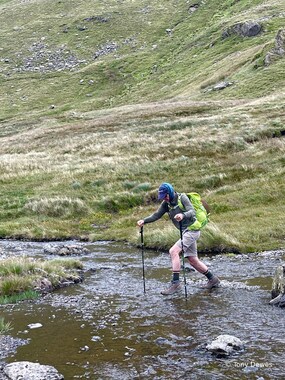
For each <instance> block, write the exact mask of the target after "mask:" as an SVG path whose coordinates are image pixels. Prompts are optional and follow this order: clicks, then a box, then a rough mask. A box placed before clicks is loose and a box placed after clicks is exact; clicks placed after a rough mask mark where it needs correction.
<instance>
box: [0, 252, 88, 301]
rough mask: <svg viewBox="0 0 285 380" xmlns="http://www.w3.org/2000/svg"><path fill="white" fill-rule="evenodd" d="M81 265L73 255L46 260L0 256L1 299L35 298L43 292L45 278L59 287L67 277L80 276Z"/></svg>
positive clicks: (73, 278) (71, 278)
mask: <svg viewBox="0 0 285 380" xmlns="http://www.w3.org/2000/svg"><path fill="white" fill-rule="evenodd" d="M78 269H82V264H81V262H80V261H78V260H73V259H70V260H49V261H42V260H34V259H31V258H27V257H24V256H23V257H11V258H8V259H3V260H0V301H1V302H2V303H8V302H9V303H12V302H17V301H19V300H22V299H30V298H34V297H35V296H36V295H37V294H39V290H38V289H37V287H38V284H39V283H40V282H41V281H43V280H44V279H46V280H48V281H50V283H51V285H52V286H53V287H57V286H59V285H60V283H61V282H62V280H63V279H69V280H77V279H79V274H78Z"/></svg>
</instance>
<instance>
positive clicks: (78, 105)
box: [0, 0, 285, 251]
mask: <svg viewBox="0 0 285 380" xmlns="http://www.w3.org/2000/svg"><path fill="white" fill-rule="evenodd" d="M284 17H285V3H284V1H274V0H271V1H270V0H267V1H258V0H256V1H246V0H231V1H227V0H224V1H218V0H213V1H207V0H204V1H199V0H198V1H195V2H191V1H167V2H160V1H155V0H154V1H152V2H151V3H150V2H147V1H136V0H134V1H130V0H129V1H124V0H121V1H119V0H118V1H115V0H113V1H112V0H105V1H103V0H102V1H99V0H97V1H89V0H85V1H72V0H68V1H67V0H57V1H54V0H46V1H45V0H22V1H16V0H14V1H9V0H0V22H1V47H0V49H1V59H0V74H1V75H0V81H1V95H0V97H1V105H0V121H1V126H0V136H1V139H0V154H1V161H0V173H1V177H0V178H1V195H0V215H1V216H0V236H1V237H20V238H30V239H54V238H56V239H63V238H69V237H80V238H86V239H95V240H96V239H123V240H127V241H131V242H133V243H135V242H136V241H137V238H138V237H137V231H136V229H135V221H136V220H137V219H138V218H140V217H141V216H145V215H147V213H150V212H152V211H153V210H154V209H155V207H156V206H157V205H155V204H154V202H153V201H154V200H155V194H156V189H157V187H158V185H159V184H160V183H161V182H162V181H168V182H172V183H173V184H174V186H175V187H176V188H177V190H179V191H189V190H196V191H199V192H201V193H202V194H203V196H206V197H207V199H208V200H209V203H210V204H211V205H212V224H211V226H209V229H208V230H207V231H205V234H204V237H203V240H202V241H201V243H200V244H201V245H200V249H201V250H239V251H254V250H263V249H272V248H280V247H283V246H284V238H285V235H284V231H283V224H284V221H285V218H284V212H285V210H284V201H283V199H284V195H285V194H284V180H283V177H284V163H285V161H284V135H285V131H284V118H285V117H284V99H285V92H284V84H285V79H284V78H285V76H284V71H285V70H284V69H285V56H284V53H285V42H284V41H285V25H284ZM174 239H176V236H175V234H174V232H173V230H172V229H170V228H169V227H168V224H167V221H162V222H160V224H156V225H152V226H151V227H148V229H147V231H146V241H147V244H148V245H149V246H153V247H158V248H162V249H165V248H167V247H168V245H169V243H170V242H172V241H173V240H174Z"/></svg>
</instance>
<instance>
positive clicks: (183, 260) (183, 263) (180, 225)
mask: <svg viewBox="0 0 285 380" xmlns="http://www.w3.org/2000/svg"><path fill="white" fill-rule="evenodd" d="M179 227H180V239H181V249H182V251H181V252H182V265H183V277H184V292H185V299H186V300H187V288H186V275H185V259H184V247H183V234H182V222H179Z"/></svg>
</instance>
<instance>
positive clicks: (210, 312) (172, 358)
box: [1, 242, 285, 380]
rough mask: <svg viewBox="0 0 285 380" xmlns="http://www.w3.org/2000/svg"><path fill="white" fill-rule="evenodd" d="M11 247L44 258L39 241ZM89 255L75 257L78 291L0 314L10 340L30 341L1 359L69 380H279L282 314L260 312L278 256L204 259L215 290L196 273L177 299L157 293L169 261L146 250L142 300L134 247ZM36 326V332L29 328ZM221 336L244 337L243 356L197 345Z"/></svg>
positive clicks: (265, 308)
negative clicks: (223, 355) (82, 271)
mask: <svg viewBox="0 0 285 380" xmlns="http://www.w3.org/2000/svg"><path fill="white" fill-rule="evenodd" d="M2 244H4V243H3V242H2ZM14 244H15V245H14V248H13V244H12V243H10V250H12V249H14V253H16V254H21V253H23V252H25V253H28V254H29V255H34V256H43V248H42V247H43V246H42V245H41V244H40V243H16V242H15V243H14ZM25 244H26V246H25ZM89 248H90V250H91V251H92V253H91V254H90V255H85V256H84V257H82V260H83V261H84V264H85V268H86V270H88V269H92V270H90V271H88V272H87V273H86V278H85V281H84V282H83V283H82V284H78V285H75V286H72V287H69V288H65V289H62V290H60V291H58V292H56V293H53V294H51V295H47V296H46V297H44V298H42V299H40V300H39V301H37V302H24V303H21V304H17V305H15V306H13V307H11V306H3V307H2V308H1V312H2V314H3V316H4V317H5V319H6V320H9V321H11V322H12V324H13V326H14V330H13V332H12V334H13V335H14V336H17V337H21V338H25V339H29V344H28V345H26V346H22V347H20V348H19V349H18V351H17V353H16V355H15V356H14V357H11V358H9V359H7V361H10V362H12V361H19V360H30V361H37V362H39V363H41V364H49V365H52V366H54V367H56V368H57V369H58V370H59V372H60V373H62V374H63V375H64V376H65V379H67V380H68V379H77V378H81V379H104V380H105V379H124V380H125V379H136V378H137V379H157V380H158V379H165V380H168V379H177V378H178V379H179V378H183V379H200V378H205V379H219V380H220V379H238V378H239V379H258V378H263V379H269V378H271V379H274V378H276V379H277V378H278V379H279V378H284V377H285V370H284V369H283V363H284V360H285V353H284V351H283V344H284V340H283V338H282V336H283V334H282V333H283V329H284V325H285V324H284V315H285V314H284V313H285V311H284V310H282V309H278V308H275V307H272V306H270V305H268V302H269V300H270V288H271V281H272V280H271V279H272V275H273V273H274V271H275V268H276V267H277V266H278V265H280V260H282V259H283V257H282V256H281V253H280V254H279V255H272V256H271V258H270V259H269V258H268V257H267V256H262V255H252V256H251V257H250V258H248V257H247V256H236V257H225V256H224V257H223V256H218V257H213V258H211V257H206V258H203V259H204V260H205V261H206V262H207V264H208V265H209V266H210V267H212V268H213V269H214V270H215V273H217V275H218V276H219V277H221V279H222V280H223V281H222V286H221V287H220V288H218V289H215V290H212V291H209V290H204V289H201V288H199V284H200V283H201V281H203V278H202V276H201V275H200V274H198V273H187V290H188V299H187V300H185V297H184V289H183V291H182V292H181V293H180V294H177V295H174V296H172V297H163V296H161V295H160V290H161V289H162V288H163V287H164V286H165V283H166V282H168V281H169V280H170V278H171V273H170V269H169V268H170V266H169V264H170V263H169V257H168V255H167V254H160V253H157V252H152V251H147V252H146V253H145V274H146V294H144V293H143V281H142V268H141V256H140V251H139V250H138V249H135V248H131V247H129V246H128V245H123V244H118V243H103V242H101V243H96V244H92V245H89ZM284 254H285V253H284ZM36 322H40V323H41V324H42V325H43V327H41V328H39V329H34V330H29V329H28V328H27V325H28V324H30V323H36ZM220 334H230V335H234V336H236V337H238V338H240V339H241V340H243V341H244V342H245V347H246V348H245V351H244V352H237V354H236V355H235V356H233V357H231V358H229V359H217V358H215V357H213V356H211V355H210V354H209V353H207V352H206V351H205V344H206V343H207V342H208V341H212V340H214V339H215V338H216V337H217V336H218V335H220Z"/></svg>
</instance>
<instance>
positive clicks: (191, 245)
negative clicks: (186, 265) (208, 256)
mask: <svg viewBox="0 0 285 380" xmlns="http://www.w3.org/2000/svg"><path fill="white" fill-rule="evenodd" d="M200 234H201V233H200V231H191V230H186V231H185V232H183V235H182V239H183V251H184V257H188V256H197V240H198V239H199V237H200ZM176 244H177V245H178V246H179V247H180V248H182V244H181V239H179V240H178V241H177V242H176Z"/></svg>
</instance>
